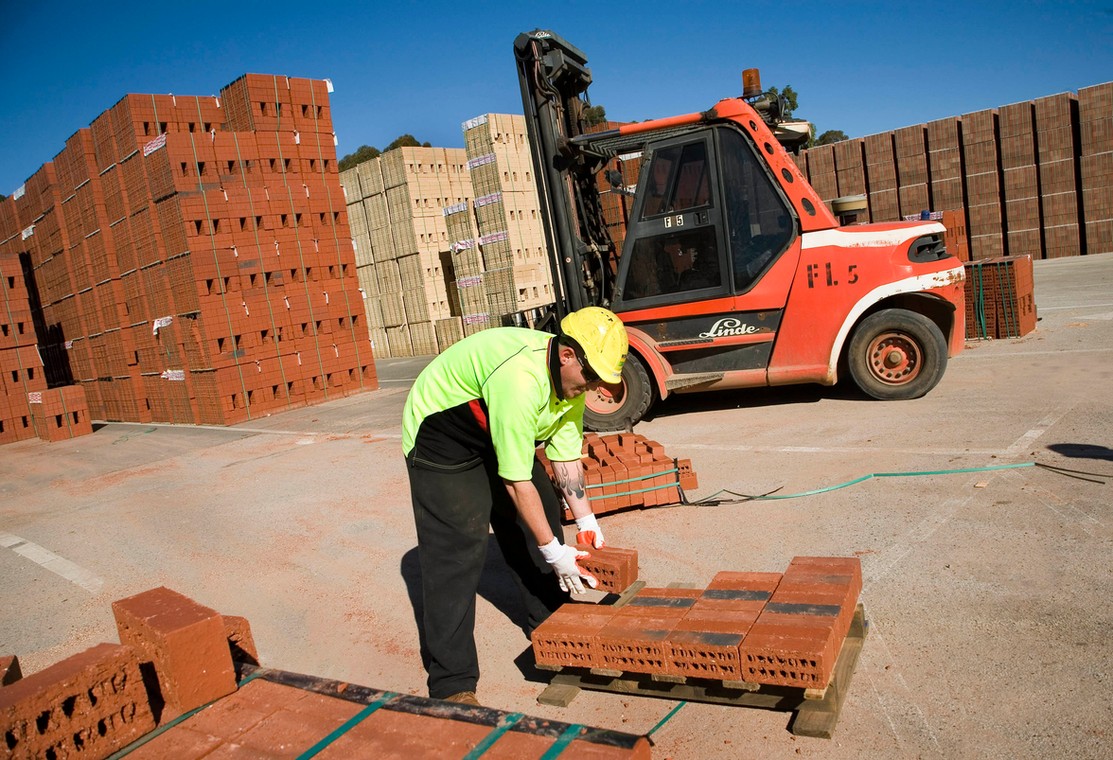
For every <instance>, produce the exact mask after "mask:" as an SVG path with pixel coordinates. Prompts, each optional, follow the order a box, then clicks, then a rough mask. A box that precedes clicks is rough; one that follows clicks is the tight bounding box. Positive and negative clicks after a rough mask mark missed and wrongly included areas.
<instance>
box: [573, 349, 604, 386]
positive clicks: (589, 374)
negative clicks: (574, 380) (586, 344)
mask: <svg viewBox="0 0 1113 760" xmlns="http://www.w3.org/2000/svg"><path fill="white" fill-rule="evenodd" d="M576 359H577V360H578V361H579V362H580V369H581V370H583V373H584V381H585V382H587V383H588V384H589V385H590V384H591V383H601V382H603V378H601V377H599V375H597V374H596V373H595V370H593V369H592V368H591V365H590V364H588V363H587V361H586V360H585V359H584V357H583V355H582V354H579V353H577V354H576Z"/></svg>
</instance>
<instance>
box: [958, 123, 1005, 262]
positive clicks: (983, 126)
mask: <svg viewBox="0 0 1113 760" xmlns="http://www.w3.org/2000/svg"><path fill="white" fill-rule="evenodd" d="M962 160H963V166H964V168H965V171H966V176H965V181H966V198H967V206H966V218H967V220H968V223H969V224H968V229H969V232H970V255H971V256H972V257H973V258H974V259H991V258H996V257H998V256H1003V255H1004V253H1005V237H1004V234H1003V233H1004V228H1003V222H1004V219H1003V217H1002V214H1001V190H1000V177H999V174H998V164H999V158H998V143H997V109H995V108H993V109H989V110H986V111H978V112H977V113H969V114H964V115H963V117H962Z"/></svg>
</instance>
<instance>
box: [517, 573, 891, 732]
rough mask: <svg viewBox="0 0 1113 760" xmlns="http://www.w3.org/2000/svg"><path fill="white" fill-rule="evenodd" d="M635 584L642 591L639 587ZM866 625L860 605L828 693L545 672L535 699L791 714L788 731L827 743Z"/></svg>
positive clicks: (599, 672) (609, 673)
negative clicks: (548, 677)
mask: <svg viewBox="0 0 1113 760" xmlns="http://www.w3.org/2000/svg"><path fill="white" fill-rule="evenodd" d="M639 584H641V585H644V583H641V582H640V581H639ZM640 587H641V586H640V585H636V586H634V587H631V588H630V589H628V590H627V591H626V592H625V593H624V594H623V595H622V597H620V598H619V601H618V602H617V603H618V604H622V603H624V602H625V601H626V600H627V599H628V598H629V597H631V596H633V594H634V593H636V592H637V590H638V588H640ZM868 628H869V625H868V623H867V622H866V616H865V610H864V609H863V607H862V605H861V604H859V605H858V606H857V608H856V609H855V611H854V618H853V620H852V621H851V624H850V631H849V632H848V633H847V637H846V640H845V641H844V642H843V646H842V649H841V650H840V652H839V657H838V660H836V662H835V670H834V672H833V674H832V676H831V683H830V684H828V686H827V688H826V689H803V688H799V687H791V686H773V685H770V684H759V683H749V682H746V681H715V680H709V679H698V678H680V677H676V676H662V675H649V674H645V673H623V672H619V671H614V670H606V669H603V668H591V669H590V670H589V669H586V668H545V667H541V666H538V667H541V669H543V670H555V672H556V674H555V675H554V676H553V679H552V681H551V682H550V683H549V685H548V686H547V687H545V689H544V690H543V691H542V692H541V694H540V695H538V697H537V701H538V702H540V703H541V704H544V705H555V706H557V707H567V706H568V705H569V704H570V703H571V702H572V700H573V699H575V698H576V695H578V694H579V693H580V690H581V689H591V690H595V691H609V692H613V693H615V694H635V695H638V696H643V697H662V698H664V699H674V700H684V701H688V702H711V703H716V704H723V705H734V706H736V707H758V708H763V709H766V710H780V711H784V712H792V713H793V718H792V720H791V721H790V723H789V727H788V729H789V731H791V732H792V733H793V734H795V735H797V736H810V737H816V738H820V739H830V738H831V736H832V735H833V734H834V732H835V726H836V724H837V723H838V721H839V713H840V712H841V711H842V705H843V702H844V701H845V699H846V694H847V691H848V690H849V689H850V681H851V679H852V678H853V677H854V670H855V668H856V667H857V665H858V657H859V655H860V654H861V652H862V644H863V643H864V642H865V638H866V633H867V631H868Z"/></svg>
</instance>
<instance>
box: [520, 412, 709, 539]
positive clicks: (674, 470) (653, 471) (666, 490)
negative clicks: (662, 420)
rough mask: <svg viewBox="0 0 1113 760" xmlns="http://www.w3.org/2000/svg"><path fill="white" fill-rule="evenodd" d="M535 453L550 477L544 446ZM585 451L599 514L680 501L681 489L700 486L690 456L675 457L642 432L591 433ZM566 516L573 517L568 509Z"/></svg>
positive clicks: (594, 506) (589, 492)
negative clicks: (636, 433) (638, 433)
mask: <svg viewBox="0 0 1113 760" xmlns="http://www.w3.org/2000/svg"><path fill="white" fill-rule="evenodd" d="M537 454H538V457H539V458H540V459H541V463H542V464H544V465H545V467H546V468H547V469H548V471H549V476H550V477H552V475H553V472H552V467H551V465H550V464H549V461H548V459H547V458H546V457H545V452H544V449H538V450H537ZM583 454H584V460H583V462H584V468H585V472H584V480H585V482H586V483H587V495H588V498H589V499H590V501H591V507H592V510H593V511H594V512H595V514H597V515H600V514H605V513H607V512H615V511H617V510H620V509H629V508H632V507H656V506H662V505H666V504H679V503H680V489H684V490H695V489H696V488H699V480H698V478H697V477H696V474H695V472H694V471H693V470H692V462H691V460H690V459H680V460H675V459H672V458H670V457H669V456H668V455H667V454H666V453H665V447H664V446H662V445H661V444H660V443H658V442H657V441H651V440H649V439H647V438H646V437H645V436H642V435H635V434H633V433H615V434H611V435H602V436H601V435H598V434H596V433H587V434H585V435H584V447H583ZM565 517H566V518H567V519H571V512H569V511H568V510H567V509H566V510H565Z"/></svg>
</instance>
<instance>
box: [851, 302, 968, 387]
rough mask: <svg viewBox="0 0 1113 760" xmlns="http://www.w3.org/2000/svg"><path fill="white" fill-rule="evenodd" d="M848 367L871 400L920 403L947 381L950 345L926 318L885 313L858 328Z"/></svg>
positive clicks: (892, 311) (910, 313)
mask: <svg viewBox="0 0 1113 760" xmlns="http://www.w3.org/2000/svg"><path fill="white" fill-rule="evenodd" d="M847 365H848V367H849V369H850V376H851V377H852V378H853V379H854V383H855V384H856V385H857V386H858V387H859V388H860V389H861V390H862V392H863V393H865V394H866V395H868V396H871V397H873V398H875V399H880V400H882V401H893V400H905V399H913V398H919V397H921V396H923V395H924V394H926V393H927V392H928V391H930V390H931V389H932V388H934V387H935V386H936V385H937V384H938V383H939V380H940V379H941V378H942V377H943V372H944V370H946V368H947V341H946V339H945V338H944V337H943V333H942V331H941V330H940V329H939V326H938V325H936V324H935V322H933V321H931V320H930V319H928V318H927V317H925V316H924V315H923V314H917V313H916V312H914V311H907V310H905V309H883V310H882V311H879V312H877V313H875V314H871V315H869V316H868V317H866V318H865V319H863V320H862V321H861V322H860V323H859V324H858V326H857V327H856V328H855V329H854V334H853V335H852V336H851V338H850V346H849V348H848V349H847Z"/></svg>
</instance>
